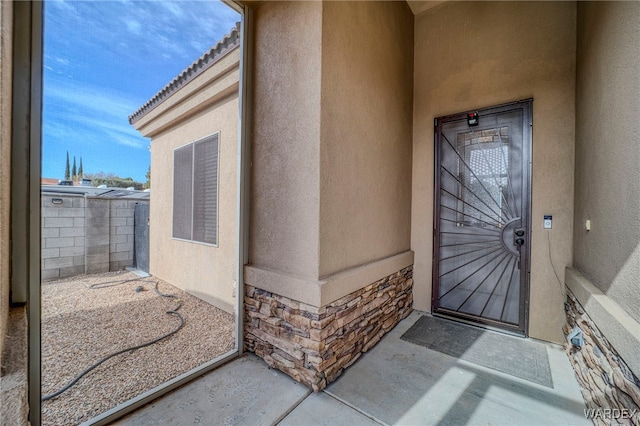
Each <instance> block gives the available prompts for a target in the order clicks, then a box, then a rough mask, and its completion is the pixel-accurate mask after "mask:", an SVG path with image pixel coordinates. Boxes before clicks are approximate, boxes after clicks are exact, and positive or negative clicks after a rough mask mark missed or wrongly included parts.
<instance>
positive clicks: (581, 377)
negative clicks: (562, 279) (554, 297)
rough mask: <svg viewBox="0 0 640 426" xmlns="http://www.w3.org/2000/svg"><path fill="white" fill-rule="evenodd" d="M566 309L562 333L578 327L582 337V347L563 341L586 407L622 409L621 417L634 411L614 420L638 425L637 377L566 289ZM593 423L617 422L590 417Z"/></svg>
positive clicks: (639, 388) (639, 389)
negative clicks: (565, 321) (565, 320)
mask: <svg viewBox="0 0 640 426" xmlns="http://www.w3.org/2000/svg"><path fill="white" fill-rule="evenodd" d="M566 312H567V323H568V324H566V325H565V326H564V330H563V331H564V333H565V335H567V334H569V333H570V331H571V330H572V329H573V328H574V327H579V328H580V330H581V331H582V334H583V337H584V345H583V346H582V348H575V347H573V346H572V345H571V344H569V343H568V342H567V343H566V344H565V349H566V351H567V355H568V356H569V360H570V361H571V364H572V365H573V369H574V370H575V372H576V378H577V379H578V383H579V384H580V388H581V390H582V396H583V397H584V399H585V402H586V404H587V407H588V408H589V409H595V410H603V409H611V410H616V411H615V413H618V414H620V413H622V410H626V411H625V412H624V413H625V417H626V416H627V415H628V414H631V413H635V414H634V415H633V416H632V418H630V419H625V418H618V419H617V422H619V423H622V424H630V425H640V380H638V378H637V377H636V376H635V375H634V374H633V372H631V370H630V369H629V367H627V364H626V363H625V362H624V360H623V359H622V358H621V357H620V355H619V354H618V353H617V352H616V350H615V349H614V348H613V346H612V345H611V343H609V341H608V340H607V338H606V337H604V335H603V334H602V332H601V331H600V330H599V329H598V327H597V326H596V325H595V323H594V322H593V320H592V319H591V318H590V317H589V315H587V313H586V312H585V310H584V308H583V307H582V306H581V305H580V302H578V300H577V299H576V298H575V296H574V295H573V294H572V293H571V291H568V290H567V303H566ZM593 422H594V423H595V424H596V425H598V426H599V425H607V424H617V422H616V420H614V419H612V418H607V419H605V418H602V417H596V418H594V419H593Z"/></svg>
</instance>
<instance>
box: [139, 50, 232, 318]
mask: <svg viewBox="0 0 640 426" xmlns="http://www.w3.org/2000/svg"><path fill="white" fill-rule="evenodd" d="M239 60H240V49H239V48H235V50H233V51H231V52H229V53H228V54H226V56H224V57H222V58H221V59H220V60H219V61H218V62H216V63H215V64H214V65H213V66H211V67H210V68H208V69H207V70H206V71H204V72H203V73H202V74H200V75H199V76H197V77H196V78H194V79H193V80H191V81H190V82H188V83H187V84H186V85H185V86H183V87H182V88H180V89H179V90H178V91H177V92H175V93H173V94H172V95H171V96H170V97H169V98H167V99H166V100H165V101H164V102H162V103H161V104H160V105H159V106H157V107H156V108H155V109H153V110H152V111H151V112H150V113H148V114H147V115H145V116H144V117H143V118H142V119H141V120H140V121H138V122H136V123H135V126H136V128H137V129H138V130H140V132H141V133H142V134H143V135H144V136H148V137H151V194H152V195H151V202H150V207H149V208H150V211H149V217H150V219H149V222H150V223H149V272H150V273H151V274H152V275H154V276H156V277H158V278H160V279H162V280H165V281H167V282H169V283H171V284H172V285H175V286H176V287H179V288H181V289H183V290H185V291H187V292H189V293H191V294H193V295H195V296H197V297H199V298H201V299H203V300H205V301H206V302H208V303H211V304H212V305H214V306H216V307H218V308H221V309H223V310H225V311H227V312H230V313H233V312H234V310H235V297H236V296H235V294H236V279H237V277H236V270H237V266H236V265H237V250H238V245H237V241H236V240H237V237H236V233H237V223H236V222H237V187H238V182H237V163H238V149H237V147H238V107H239V104H238V87H239V86H238V81H239ZM216 132H219V152H220V157H219V166H218V167H219V170H218V172H219V173H218V179H219V183H218V190H219V193H218V244H217V246H212V245H208V244H201V243H195V242H189V241H182V240H178V239H174V238H173V237H172V226H173V225H172V224H173V195H172V194H173V151H174V149H176V148H178V147H181V146H183V145H186V144H188V143H191V142H194V141H196V140H199V139H202V138H204V137H206V136H210V135H212V134H214V133H216Z"/></svg>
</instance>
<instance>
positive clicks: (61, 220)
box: [40, 194, 86, 280]
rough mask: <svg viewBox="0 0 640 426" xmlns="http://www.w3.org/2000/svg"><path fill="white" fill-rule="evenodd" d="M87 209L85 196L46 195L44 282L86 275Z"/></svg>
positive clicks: (43, 199)
mask: <svg viewBox="0 0 640 426" xmlns="http://www.w3.org/2000/svg"><path fill="white" fill-rule="evenodd" d="M54 202H55V203H56V204H54ZM85 206H86V200H85V198H84V196H82V195H75V194H69V195H64V196H61V195H57V194H56V195H48V194H43V195H42V197H41V218H42V219H41V226H42V228H41V238H42V254H41V258H42V260H41V266H40V268H41V276H42V279H43V280H50V279H56V278H62V277H70V276H72V275H78V274H83V273H84V272H85Z"/></svg>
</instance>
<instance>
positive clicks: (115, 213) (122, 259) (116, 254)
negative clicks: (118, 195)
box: [109, 200, 140, 271]
mask: <svg viewBox="0 0 640 426" xmlns="http://www.w3.org/2000/svg"><path fill="white" fill-rule="evenodd" d="M138 202H140V201H139V200H111V205H110V207H109V211H110V220H109V270H110V271H117V270H119V269H123V268H126V267H127V266H131V265H133V238H134V231H133V217H134V211H135V206H136V203H138Z"/></svg>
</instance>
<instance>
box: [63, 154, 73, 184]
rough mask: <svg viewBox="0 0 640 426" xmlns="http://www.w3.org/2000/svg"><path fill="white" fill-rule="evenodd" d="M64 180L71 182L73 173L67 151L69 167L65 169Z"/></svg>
mask: <svg viewBox="0 0 640 426" xmlns="http://www.w3.org/2000/svg"><path fill="white" fill-rule="evenodd" d="M64 180H71V172H70V171H69V151H67V167H66V168H65V169H64Z"/></svg>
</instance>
